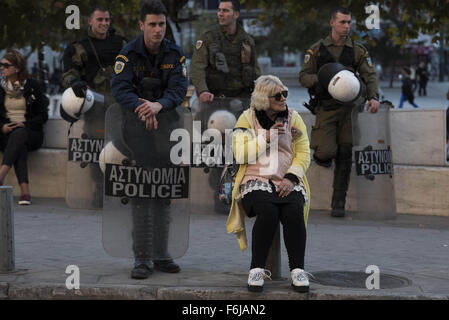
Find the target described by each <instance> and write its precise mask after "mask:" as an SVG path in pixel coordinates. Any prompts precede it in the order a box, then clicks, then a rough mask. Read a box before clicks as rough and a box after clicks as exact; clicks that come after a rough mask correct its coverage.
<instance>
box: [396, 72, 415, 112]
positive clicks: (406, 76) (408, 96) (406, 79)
mask: <svg viewBox="0 0 449 320" xmlns="http://www.w3.org/2000/svg"><path fill="white" fill-rule="evenodd" d="M401 73H402V93H401V99H400V101H399V106H398V108H399V109H402V106H403V104H404V101H408V102H409V103H410V104H411V105H412V106H413V107H415V108H419V107H418V105H417V104H416V103H415V102H414V100H415V96H414V94H413V82H412V79H411V78H410V73H411V72H410V69H409V68H407V67H405V68H402V70H401Z"/></svg>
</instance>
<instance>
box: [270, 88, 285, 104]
mask: <svg viewBox="0 0 449 320" xmlns="http://www.w3.org/2000/svg"><path fill="white" fill-rule="evenodd" d="M281 96H283V97H284V98H285V99H287V97H288V91H287V90H284V91H281V92H278V93H276V94H275V95H274V96H270V97H269V98H274V100H276V101H281Z"/></svg>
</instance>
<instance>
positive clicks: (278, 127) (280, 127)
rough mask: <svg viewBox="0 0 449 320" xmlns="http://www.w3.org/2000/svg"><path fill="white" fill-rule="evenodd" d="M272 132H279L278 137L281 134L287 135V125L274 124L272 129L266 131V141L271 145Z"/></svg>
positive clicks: (281, 123)
mask: <svg viewBox="0 0 449 320" xmlns="http://www.w3.org/2000/svg"><path fill="white" fill-rule="evenodd" d="M271 130H277V132H278V135H279V134H284V133H285V125H284V123H283V122H277V123H275V124H273V125H272V126H271V128H270V130H266V131H265V140H266V141H267V143H270V132H271Z"/></svg>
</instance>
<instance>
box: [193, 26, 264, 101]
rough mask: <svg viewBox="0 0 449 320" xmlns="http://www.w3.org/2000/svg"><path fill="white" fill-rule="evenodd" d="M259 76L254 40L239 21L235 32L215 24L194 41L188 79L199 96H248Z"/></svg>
mask: <svg viewBox="0 0 449 320" xmlns="http://www.w3.org/2000/svg"><path fill="white" fill-rule="evenodd" d="M259 76H260V69H259V65H258V63H257V57H256V50H255V43H254V40H253V38H251V37H250V36H249V35H248V34H247V33H246V32H245V30H244V29H243V27H242V26H241V25H240V24H237V32H236V33H235V34H234V35H227V34H225V33H224V32H223V31H222V30H221V28H220V26H218V25H217V26H215V27H214V28H212V29H210V30H208V31H206V32H205V33H203V34H202V35H201V37H200V38H199V39H198V40H197V41H196V44H195V49H194V52H193V57H192V66H191V70H190V78H191V80H192V83H193V85H194V86H195V88H196V90H197V94H198V95H200V94H201V93H202V92H204V91H208V92H211V93H213V94H214V95H215V96H221V95H224V96H226V97H243V98H249V97H250V93H251V91H252V89H253V87H254V80H256V79H257V78H258V77H259Z"/></svg>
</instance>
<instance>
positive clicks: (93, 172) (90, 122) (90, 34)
mask: <svg viewBox="0 0 449 320" xmlns="http://www.w3.org/2000/svg"><path fill="white" fill-rule="evenodd" d="M88 23H89V27H88V30H87V36H86V37H85V38H83V39H81V40H79V41H76V42H74V43H72V44H70V45H69V46H68V47H67V49H66V50H65V52H64V61H63V62H64V69H63V71H64V73H63V76H62V80H61V82H62V86H63V87H64V88H68V89H67V90H66V91H65V92H64V94H63V99H62V103H61V108H60V114H61V116H62V118H63V119H65V120H66V121H68V122H70V123H72V124H73V123H75V122H76V121H77V120H79V119H80V118H81V110H82V111H83V112H82V113H83V116H82V121H81V122H79V123H77V124H76V125H75V126H74V127H73V128H72V127H71V128H70V129H69V141H70V139H82V140H89V141H90V142H91V143H102V140H103V139H104V117H105V110H106V108H107V107H108V106H109V105H110V104H111V103H112V100H113V99H112V94H111V78H112V67H113V65H114V61H115V57H116V56H117V55H118V53H119V52H120V50H121V49H122V47H123V45H125V44H126V39H125V38H124V37H121V36H119V35H116V34H115V32H114V31H113V29H112V27H111V26H110V24H111V15H110V12H109V10H108V9H107V8H105V7H102V6H95V7H93V8H92V10H91V12H90V15H89V19H88ZM87 87H89V91H93V92H96V93H98V95H96V97H98V98H100V99H99V100H98V101H96V102H97V103H96V105H95V107H92V108H91V109H90V110H89V112H87V110H86V108H84V107H83V108H82V109H79V108H76V107H75V106H77V105H78V101H81V102H80V104H81V105H83V101H87V100H89V99H90V98H91V97H92V94H90V93H88V92H87V91H88V90H87ZM70 89H71V90H70ZM88 102H89V101H88ZM73 107H75V109H73ZM105 107H106V108H105ZM78 110H79V112H78ZM74 111H75V112H74ZM74 114H75V115H74ZM72 141H73V140H72ZM84 155H85V156H86V157H84ZM97 155H98V153H96V152H90V151H89V152H88V151H87V150H84V152H83V157H80V158H79V159H81V158H82V159H91V160H90V161H86V162H85V161H81V160H74V159H73V158H71V160H70V161H69V163H68V167H67V178H68V179H67V188H66V191H67V192H66V202H67V204H68V205H69V206H70V207H75V208H89V209H96V208H101V207H102V206H103V174H102V173H101V172H100V168H99V167H98V163H97V162H98V161H97ZM78 177H79V179H78ZM75 179H76V180H77V181H78V183H72V181H74V180H75ZM79 181H83V182H84V183H83V186H82V188H80V186H78V184H80V183H79Z"/></svg>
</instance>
